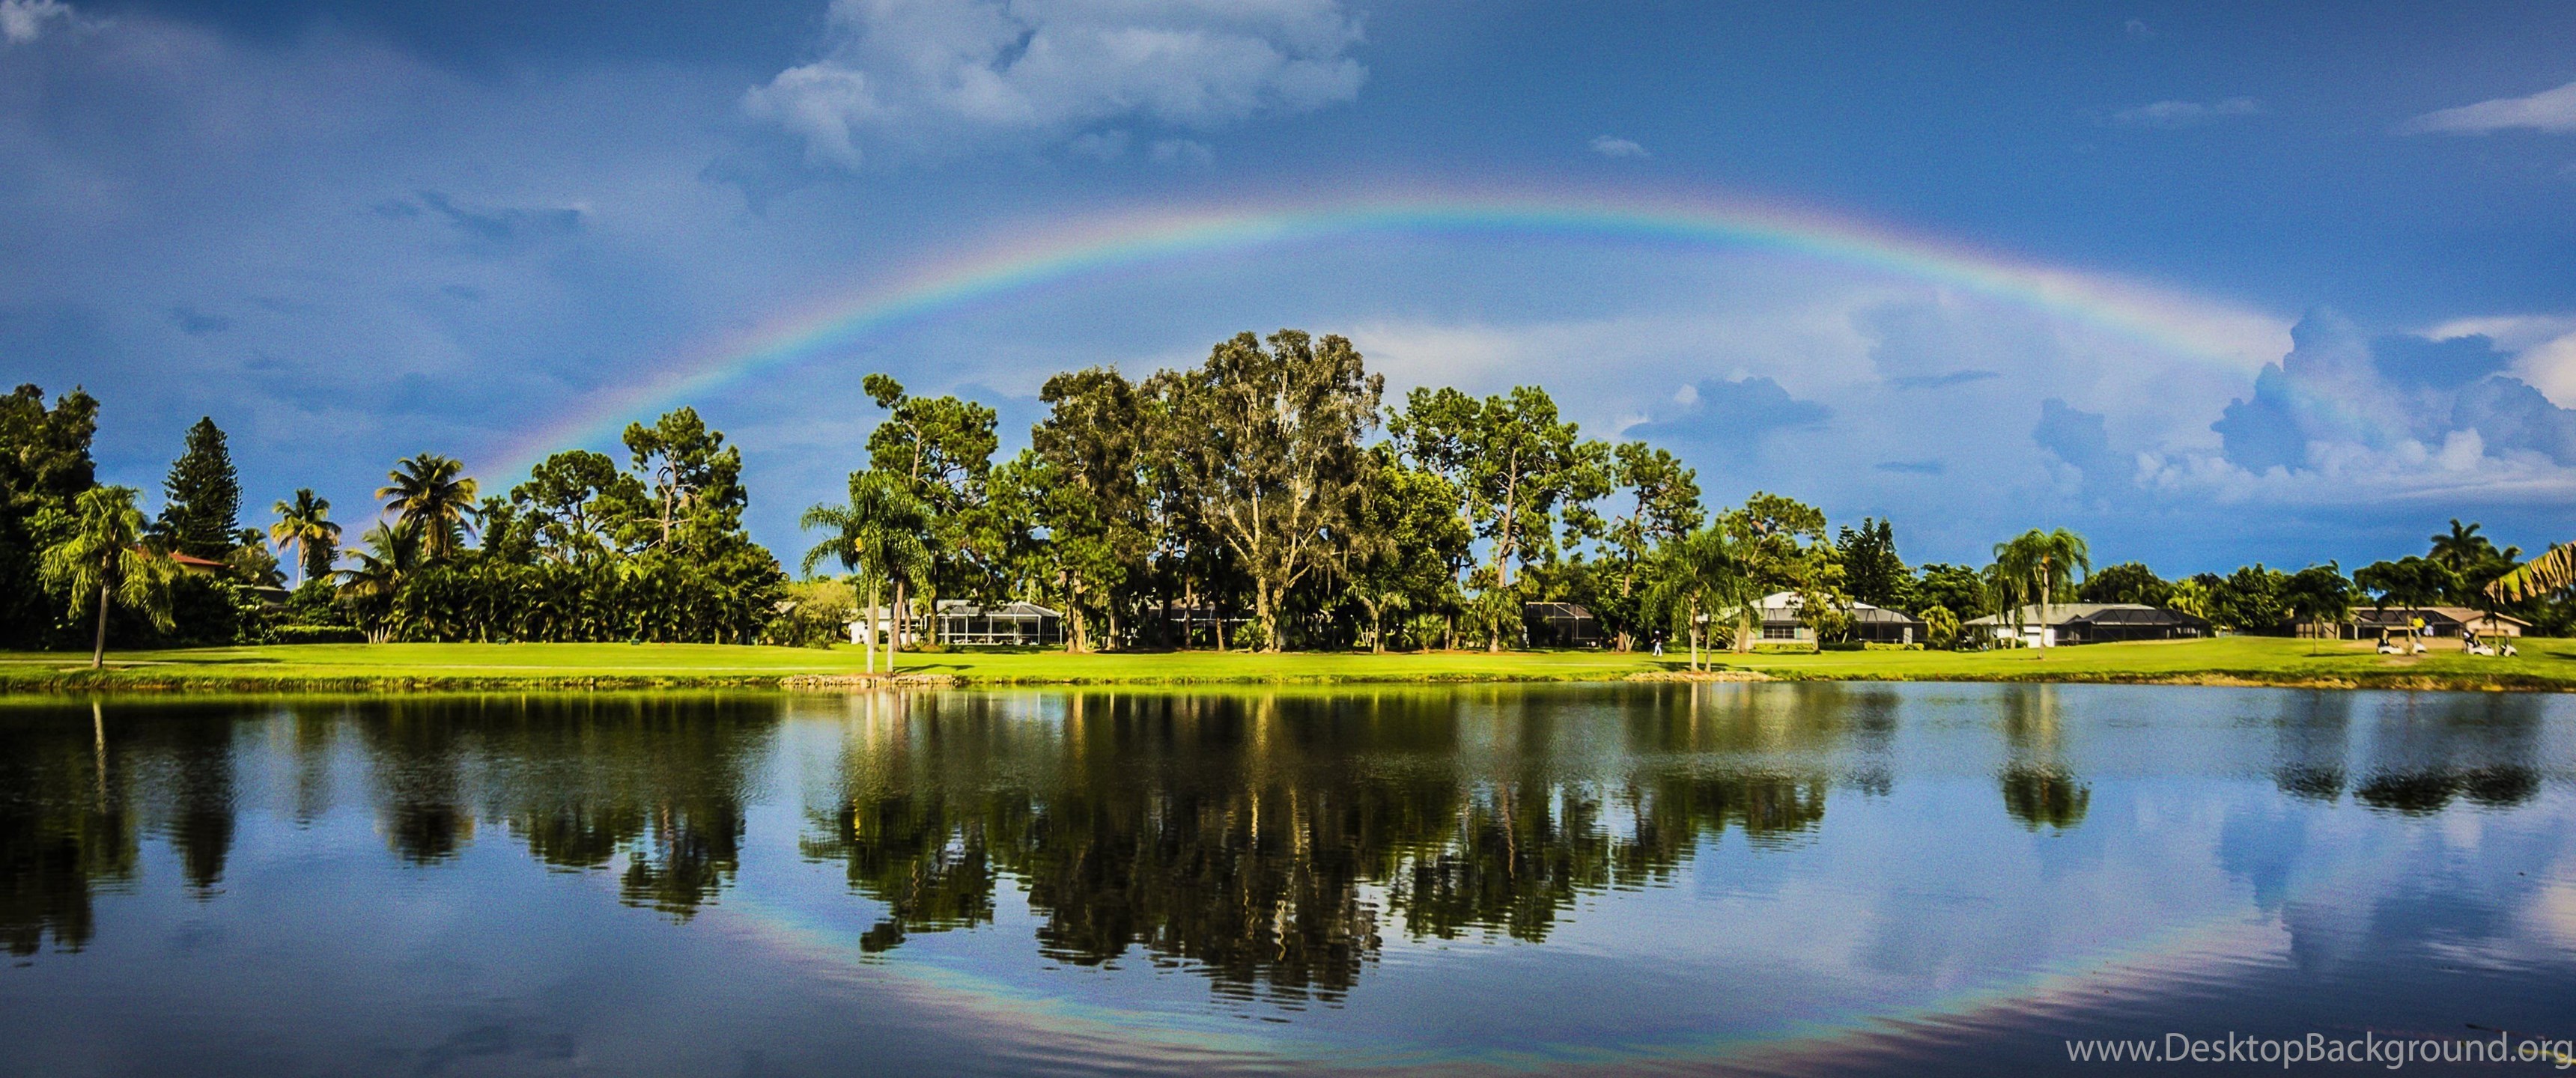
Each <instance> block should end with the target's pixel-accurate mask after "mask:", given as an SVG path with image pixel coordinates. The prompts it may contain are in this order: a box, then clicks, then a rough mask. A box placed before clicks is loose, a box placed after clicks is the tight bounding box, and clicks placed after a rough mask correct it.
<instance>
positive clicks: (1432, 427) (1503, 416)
mask: <svg viewBox="0 0 2576 1078" xmlns="http://www.w3.org/2000/svg"><path fill="white" fill-rule="evenodd" d="M1388 430H1389V432H1390V433H1393V434H1394V435H1395V436H1396V439H1397V441H1398V442H1399V443H1400V444H1402V445H1403V446H1404V448H1405V453H1406V455H1407V456H1409V457H1411V458H1412V459H1413V460H1414V461H1415V462H1416V463H1418V464H1421V465H1423V466H1425V467H1429V468H1432V469H1434V470H1436V471H1439V472H1441V473H1443V474H1445V475H1449V476H1451V477H1453V478H1454V479H1455V480H1456V481H1457V483H1458V485H1459V487H1460V488H1461V489H1463V490H1465V491H1466V492H1467V505H1468V510H1469V512H1470V513H1471V514H1472V515H1473V516H1474V518H1475V520H1476V536H1477V538H1479V539H1483V540H1484V541H1485V542H1486V543H1487V544H1488V546H1487V552H1486V553H1487V561H1488V564H1489V565H1490V566H1491V568H1492V569H1493V575H1494V579H1495V581H1496V586H1497V587H1502V588H1509V587H1511V586H1512V568H1513V566H1514V565H1515V564H1516V563H1526V562H1530V561H1534V560H1537V559H1538V558H1539V557H1542V556H1544V555H1545V554H1547V553H1551V552H1553V551H1554V549H1555V545H1556V522H1557V511H1558V508H1559V506H1576V505H1582V504H1585V503H1589V502H1591V501H1593V500H1595V499H1598V498H1600V497H1602V496H1603V495H1605V494H1608V493H1609V492H1610V479H1611V472H1610V449H1609V447H1608V446H1606V445H1604V444H1603V443H1601V442H1597V441H1591V440H1587V439H1585V438H1583V437H1582V431H1581V429H1580V428H1579V427H1578V426H1577V425H1576V424H1574V423H1572V422H1570V421H1566V420H1563V419H1560V418H1559V417H1558V415H1557V410H1556V401H1555V399H1554V398H1552V397H1549V396H1548V394H1547V391H1546V390H1544V389H1541V388H1539V387H1537V386H1516V387H1514V388H1513V389H1512V391H1511V392H1510V393H1507V394H1500V395H1497V396H1491V397H1487V398H1485V399H1484V400H1482V401H1478V400H1475V399H1474V398H1471V397H1469V396H1467V395H1466V394H1464V393H1460V392H1458V391H1457V390H1455V389H1447V388H1442V389H1438V390H1431V389H1416V390H1414V391H1413V392H1412V393H1411V394H1408V395H1407V396H1406V398H1405V407H1404V411H1403V412H1402V413H1401V414H1399V415H1397V416H1395V417H1394V418H1393V420H1392V421H1391V422H1390V423H1389V424H1388Z"/></svg>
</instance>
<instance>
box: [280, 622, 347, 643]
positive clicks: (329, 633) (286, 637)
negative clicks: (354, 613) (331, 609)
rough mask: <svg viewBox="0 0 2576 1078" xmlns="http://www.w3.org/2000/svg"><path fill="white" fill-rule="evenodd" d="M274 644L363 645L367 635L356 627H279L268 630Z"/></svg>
mask: <svg viewBox="0 0 2576 1078" xmlns="http://www.w3.org/2000/svg"><path fill="white" fill-rule="evenodd" d="M268 641H269V643H272V644H363V643H366V642H367V634H365V633H362V632H359V631H358V628H357V626H354V625H278V626H273V627H271V628H270V629H269V630H268Z"/></svg>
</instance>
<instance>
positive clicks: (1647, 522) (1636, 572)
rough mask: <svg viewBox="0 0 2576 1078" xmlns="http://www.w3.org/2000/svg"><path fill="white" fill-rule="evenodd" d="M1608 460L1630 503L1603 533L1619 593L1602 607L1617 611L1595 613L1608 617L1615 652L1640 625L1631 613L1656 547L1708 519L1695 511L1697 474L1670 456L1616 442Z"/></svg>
mask: <svg viewBox="0 0 2576 1078" xmlns="http://www.w3.org/2000/svg"><path fill="white" fill-rule="evenodd" d="M1611 460H1612V463H1611V473H1610V475H1611V481H1612V482H1613V483H1614V484H1616V485H1617V487H1618V488H1619V489H1620V490H1624V491H1627V492H1629V495H1630V496H1631V498H1632V499H1633V500H1632V502H1631V504H1630V505H1629V506H1628V507H1627V511H1626V512H1623V513H1621V514H1619V515H1618V516H1617V517H1615V518H1613V519H1612V520H1611V521H1610V524H1609V527H1608V529H1607V530H1606V531H1605V532H1604V538H1605V539H1606V541H1607V542H1608V545H1609V550H1610V560H1611V562H1612V566H1613V571H1614V572H1615V573H1616V574H1617V577H1618V587H1619V590H1618V592H1617V594H1616V595H1614V596H1608V598H1610V599H1611V600H1612V602H1611V603H1607V604H1602V605H1605V606H1616V607H1617V608H1618V609H1616V610H1612V611H1602V610H1595V611H1594V613H1595V614H1603V613H1607V614H1609V615H1610V616H1609V617H1608V618H1607V619H1606V620H1608V621H1609V622H1610V623H1611V625H1612V627H1613V628H1614V630H1615V631H1616V632H1617V633H1618V643H1619V650H1621V651H1626V650H1628V649H1629V648H1630V647H1631V646H1633V645H1634V643H1635V630H1636V629H1637V627H1638V625H1639V623H1640V619H1639V617H1638V616H1637V614H1638V611H1637V610H1636V609H1635V607H1636V605H1637V599H1638V596H1639V590H1638V589H1639V584H1640V576H1641V574H1642V573H1643V572H1644V570H1645V568H1646V561H1647V559H1648V558H1649V557H1651V556H1652V555H1653V553H1654V551H1655V549H1656V548H1657V547H1659V546H1661V545H1663V544H1665V543H1669V542H1672V541H1674V540H1676V539H1679V538H1681V537H1682V536H1685V535H1688V534H1690V533H1691V532H1692V531H1694V530H1696V529H1697V528H1698V527H1699V526H1700V522H1701V521H1702V520H1704V519H1706V517H1707V514H1706V513H1704V512H1702V511H1701V510H1700V504H1699V473H1698V472H1696V471H1694V470H1692V469H1690V468H1687V467H1684V466H1683V465H1682V462H1681V460H1680V459H1679V458H1677V457H1675V456H1673V454H1672V452H1671V451H1670V450H1665V449H1657V448H1655V447H1653V446H1649V445H1647V444H1646V443H1644V442H1621V443H1619V447H1618V448H1617V449H1616V450H1614V451H1613V452H1612V458H1611Z"/></svg>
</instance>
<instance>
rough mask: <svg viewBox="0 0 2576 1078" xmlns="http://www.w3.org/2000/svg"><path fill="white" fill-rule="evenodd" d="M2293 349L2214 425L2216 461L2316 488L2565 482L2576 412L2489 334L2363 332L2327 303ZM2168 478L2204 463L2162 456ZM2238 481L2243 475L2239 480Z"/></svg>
mask: <svg viewBox="0 0 2576 1078" xmlns="http://www.w3.org/2000/svg"><path fill="white" fill-rule="evenodd" d="M2292 339H2293V340H2294V341H2295V342H2296V346H2295V347H2294V348H2292V349H2291V351H2290V353H2289V354H2288V355H2286V356H2283V357H2282V359H2281V362H2279V363H2275V364H2271V365H2268V366H2266V367H2265V368H2264V369H2263V371H2262V373H2261V374H2259V375H2257V376H2256V378H2255V381H2254V393H2253V395H2252V396H2251V397H2247V398H2240V399H2238V400H2236V401H2234V402H2233V403H2231V404H2229V405H2228V406H2227V408H2226V410H2225V412H2224V413H2223V414H2222V415H2221V416H2220V418H2219V420H2218V422H2216V423H2214V424H2212V425H2211V429H2212V430H2214V431H2216V432H2217V433H2218V434H2219V436H2220V438H2221V441H2222V448H2221V450H2220V453H2219V454H2218V460H2219V461H2220V462H2223V463H2224V465H2226V466H2227V467H2228V468H2232V469H2235V470H2237V471H2238V472H2239V473H2241V474H2242V475H2245V476H2251V477H2272V478H2273V480H2274V481H2275V482H2301V481H2309V482H2312V483H2313V484H2314V485H2316V486H2318V488H2319V489H2318V490H2316V491H2314V492H2313V496H2317V497H2331V496H2332V493H2331V492H2330V490H2329V489H2327V488H2332V489H2334V490H2340V491H2342V493H2343V494H2344V496H2346V497H2351V498H2368V497H2374V496H2390V495H2397V494H2402V493H2403V492H2404V491H2407V490H2418V489H2428V488H2435V487H2448V488H2450V489H2455V490H2456V489H2461V488H2463V487H2473V486H2475V485H2476V484H2479V483H2494V482H2508V483H2510V484H2512V485H2516V486H2522V487H2529V486H2531V485H2533V484H2541V485H2557V486H2564V485H2566V483H2567V482H2568V480H2569V478H2570V477H2569V476H2568V475H2567V474H2566V472H2565V471H2564V469H2566V468H2568V467H2569V466H2576V411H2570V410H2568V409H2565V408H2561V407H2559V406H2558V405H2556V404H2554V403H2552V402H2551V401H2550V400H2549V398H2548V397H2546V396H2544V395H2543V394H2542V393H2541V392H2540V391H2539V390H2538V389H2535V388H2533V387H2532V386H2531V385H2530V384H2529V383H2527V382H2525V381H2523V380H2522V379H2520V378H2516V377H2513V376H2512V375H2509V374H2506V373H2502V372H2503V371H2504V370H2506V369H2507V365H2508V363H2509V360H2510V357H2508V356H2506V355H2505V354H2503V353H2501V352H2498V351H2496V350H2495V348H2494V345H2493V342H2491V341H2490V340H2489V339H2488V338H2486V337H2483V336H2465V337H2454V338H2447V339H2428V338H2422V337H2382V338H2379V339H2376V340H2372V339H2366V338H2364V337H2363V336H2362V335H2361V334H2360V333H2358V332H2357V331H2355V330H2354V328H2353V327H2352V325H2351V324H2350V323H2349V322H2347V321H2345V320H2343V319H2342V318H2340V317H2337V316H2335V315H2333V314H2332V313H2330V312H2319V313H2315V314H2311V315H2309V316H2308V317H2307V318H2306V319H2303V320H2302V321H2301V322H2300V323H2299V325H2298V327H2297V328H2296V329H2294V330H2293V331H2292ZM2151 470H2160V471H2161V472H2162V475H2161V478H2160V479H2159V481H2161V482H2167V483H2171V482H2176V481H2180V480H2181V479H2182V477H2183V475H2184V473H2187V472H2193V471H2200V472H2202V473H2204V474H2202V475H2201V478H2202V479H2204V480H2205V479H2209V478H2210V476H2209V475H2208V474H2207V468H2206V466H2163V467H2161V468H2160V469H2151ZM2239 485H2241V482H2240V483H2239Z"/></svg>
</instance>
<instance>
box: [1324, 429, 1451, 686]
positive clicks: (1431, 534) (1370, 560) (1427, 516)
mask: <svg viewBox="0 0 2576 1078" xmlns="http://www.w3.org/2000/svg"><path fill="white" fill-rule="evenodd" d="M1367 468H1368V472H1367V481H1366V482H1365V483H1364V484H1363V485H1362V487H1361V494H1360V507H1359V511H1358V512H1357V514H1356V515H1355V517H1354V519H1353V521H1352V524H1351V526H1350V527H1349V528H1348V529H1346V532H1347V535H1348V541H1347V542H1346V543H1345V544H1344V547H1343V550H1342V554H1343V557H1344V559H1345V562H1346V564H1345V566H1344V568H1343V570H1342V576H1343V577H1344V578H1345V579H1347V580H1348V581H1349V589H1350V596H1351V598H1352V599H1353V600H1354V601H1356V602H1358V603H1359V604H1360V608H1361V609H1363V610H1366V611H1368V618H1369V624H1368V640H1369V650H1370V651H1373V652H1380V653H1383V652H1384V651H1385V650H1386V618H1387V616H1388V615H1390V614H1401V613H1404V612H1406V611H1410V610H1423V611H1429V610H1431V609H1433V608H1435V607H1437V606H1440V605H1442V604H1444V603H1445V602H1447V601H1448V600H1449V599H1450V597H1451V595H1452V593H1454V592H1455V591H1456V589H1457V583H1458V581H1457V576H1456V571H1457V570H1456V566H1457V563H1458V560H1459V559H1460V558H1463V557H1464V556H1465V554H1466V551H1467V547H1468V544H1470V543H1471V542H1473V541H1474V539H1475V537H1474V535H1473V534H1471V533H1470V532H1469V531H1468V530H1467V522H1466V521H1465V520H1464V519H1463V518H1462V517H1461V515H1460V513H1459V504H1460V503H1461V502H1462V501H1464V500H1465V499H1464V495H1463V494H1462V493H1461V492H1460V491H1459V490H1458V487H1457V485H1456V484H1454V483H1451V482H1450V481H1449V480H1448V478H1447V477H1445V476H1443V475H1441V474H1440V473H1438V472H1435V471H1432V470H1430V469H1428V468H1418V467H1414V466H1412V465H1409V464H1406V463H1405V462H1404V460H1403V459H1402V458H1401V457H1400V456H1398V455H1397V454H1396V453H1394V452H1393V451H1391V450H1390V448H1389V447H1387V446H1385V445H1378V446H1375V447H1372V448H1371V449H1370V450H1369V459H1368V465H1367Z"/></svg>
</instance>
